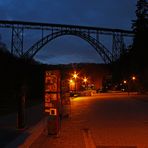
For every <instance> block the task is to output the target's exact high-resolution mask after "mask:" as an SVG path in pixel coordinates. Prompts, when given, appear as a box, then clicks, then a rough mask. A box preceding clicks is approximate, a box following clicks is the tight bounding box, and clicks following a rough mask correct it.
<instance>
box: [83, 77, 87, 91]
mask: <svg viewBox="0 0 148 148" xmlns="http://www.w3.org/2000/svg"><path fill="white" fill-rule="evenodd" d="M87 81H88V79H87V78H86V77H84V78H83V82H84V83H85V89H86V88H87V87H86V83H87Z"/></svg>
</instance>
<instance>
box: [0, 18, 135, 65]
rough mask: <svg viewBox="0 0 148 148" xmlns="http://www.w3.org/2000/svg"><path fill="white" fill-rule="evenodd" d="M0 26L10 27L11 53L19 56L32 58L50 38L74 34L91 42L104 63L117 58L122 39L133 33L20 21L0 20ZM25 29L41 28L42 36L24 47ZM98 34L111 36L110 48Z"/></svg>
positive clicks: (121, 48) (121, 49)
mask: <svg viewBox="0 0 148 148" xmlns="http://www.w3.org/2000/svg"><path fill="white" fill-rule="evenodd" d="M0 27H1V28H8V29H11V31H12V39H11V53H13V54H15V55H17V56H19V57H23V58H33V57H34V55H35V54H36V53H37V52H38V51H39V50H41V48H42V47H43V46H44V45H46V44H47V43H49V42H50V41H51V40H53V39H55V38H57V37H59V36H63V35H74V36H78V37H80V38H82V39H84V40H85V41H87V42H88V43H89V44H91V45H92V46H93V47H94V49H95V50H96V51H97V52H98V54H99V55H100V56H101V58H102V59H103V61H104V62H105V63H111V62H112V61H115V60H117V59H118V58H119V57H120V54H121V53H122V52H123V51H124V48H125V46H124V45H125V43H124V39H125V38H126V37H133V35H134V32H133V31H128V30H122V29H109V28H99V27H88V26H77V25H62V24H48V23H34V22H21V21H3V20H0ZM26 30H41V36H42V37H41V39H39V40H38V41H37V42H36V43H34V44H33V45H32V46H31V47H30V48H29V49H24V46H23V44H24V32H25V31H26ZM45 32H48V34H47V35H45ZM100 35H107V36H112V50H109V49H107V48H106V47H105V46H104V45H103V44H102V43H101V42H100V40H99V38H100Z"/></svg>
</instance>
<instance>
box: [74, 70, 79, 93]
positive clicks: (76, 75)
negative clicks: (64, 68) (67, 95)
mask: <svg viewBox="0 0 148 148" xmlns="http://www.w3.org/2000/svg"><path fill="white" fill-rule="evenodd" d="M73 78H74V79H75V92H76V82H77V81H76V79H77V78H78V74H77V73H76V71H75V72H74V74H73Z"/></svg>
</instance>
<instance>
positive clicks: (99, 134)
mask: <svg viewBox="0 0 148 148" xmlns="http://www.w3.org/2000/svg"><path fill="white" fill-rule="evenodd" d="M46 147H47V148H48V147H49V148H148V96H141V95H128V94H125V93H123V94H122V93H120V94H114V93H113V94H103V93H102V94H98V95H95V96H91V97H78V98H74V99H72V101H71V113H70V118H68V119H63V120H62V127H61V132H60V134H59V136H58V137H55V136H47V134H46V133H42V134H41V135H40V136H39V138H38V139H36V141H35V142H34V143H33V144H32V145H31V148H46Z"/></svg>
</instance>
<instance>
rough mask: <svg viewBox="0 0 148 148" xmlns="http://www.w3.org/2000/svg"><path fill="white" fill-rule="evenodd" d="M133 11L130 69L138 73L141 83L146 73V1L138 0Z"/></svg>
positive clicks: (147, 50) (147, 61)
mask: <svg viewBox="0 0 148 148" xmlns="http://www.w3.org/2000/svg"><path fill="white" fill-rule="evenodd" d="M136 6H137V9H136V11H135V13H136V17H137V19H136V20H134V21H133V24H132V28H133V31H134V32H135V37H134V40H133V47H132V50H131V52H130V55H131V69H132V71H133V73H137V74H138V75H139V78H140V80H141V81H142V83H143V82H144V81H145V77H146V75H147V74H148V2H147V0H138V1H137V5H136Z"/></svg>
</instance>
